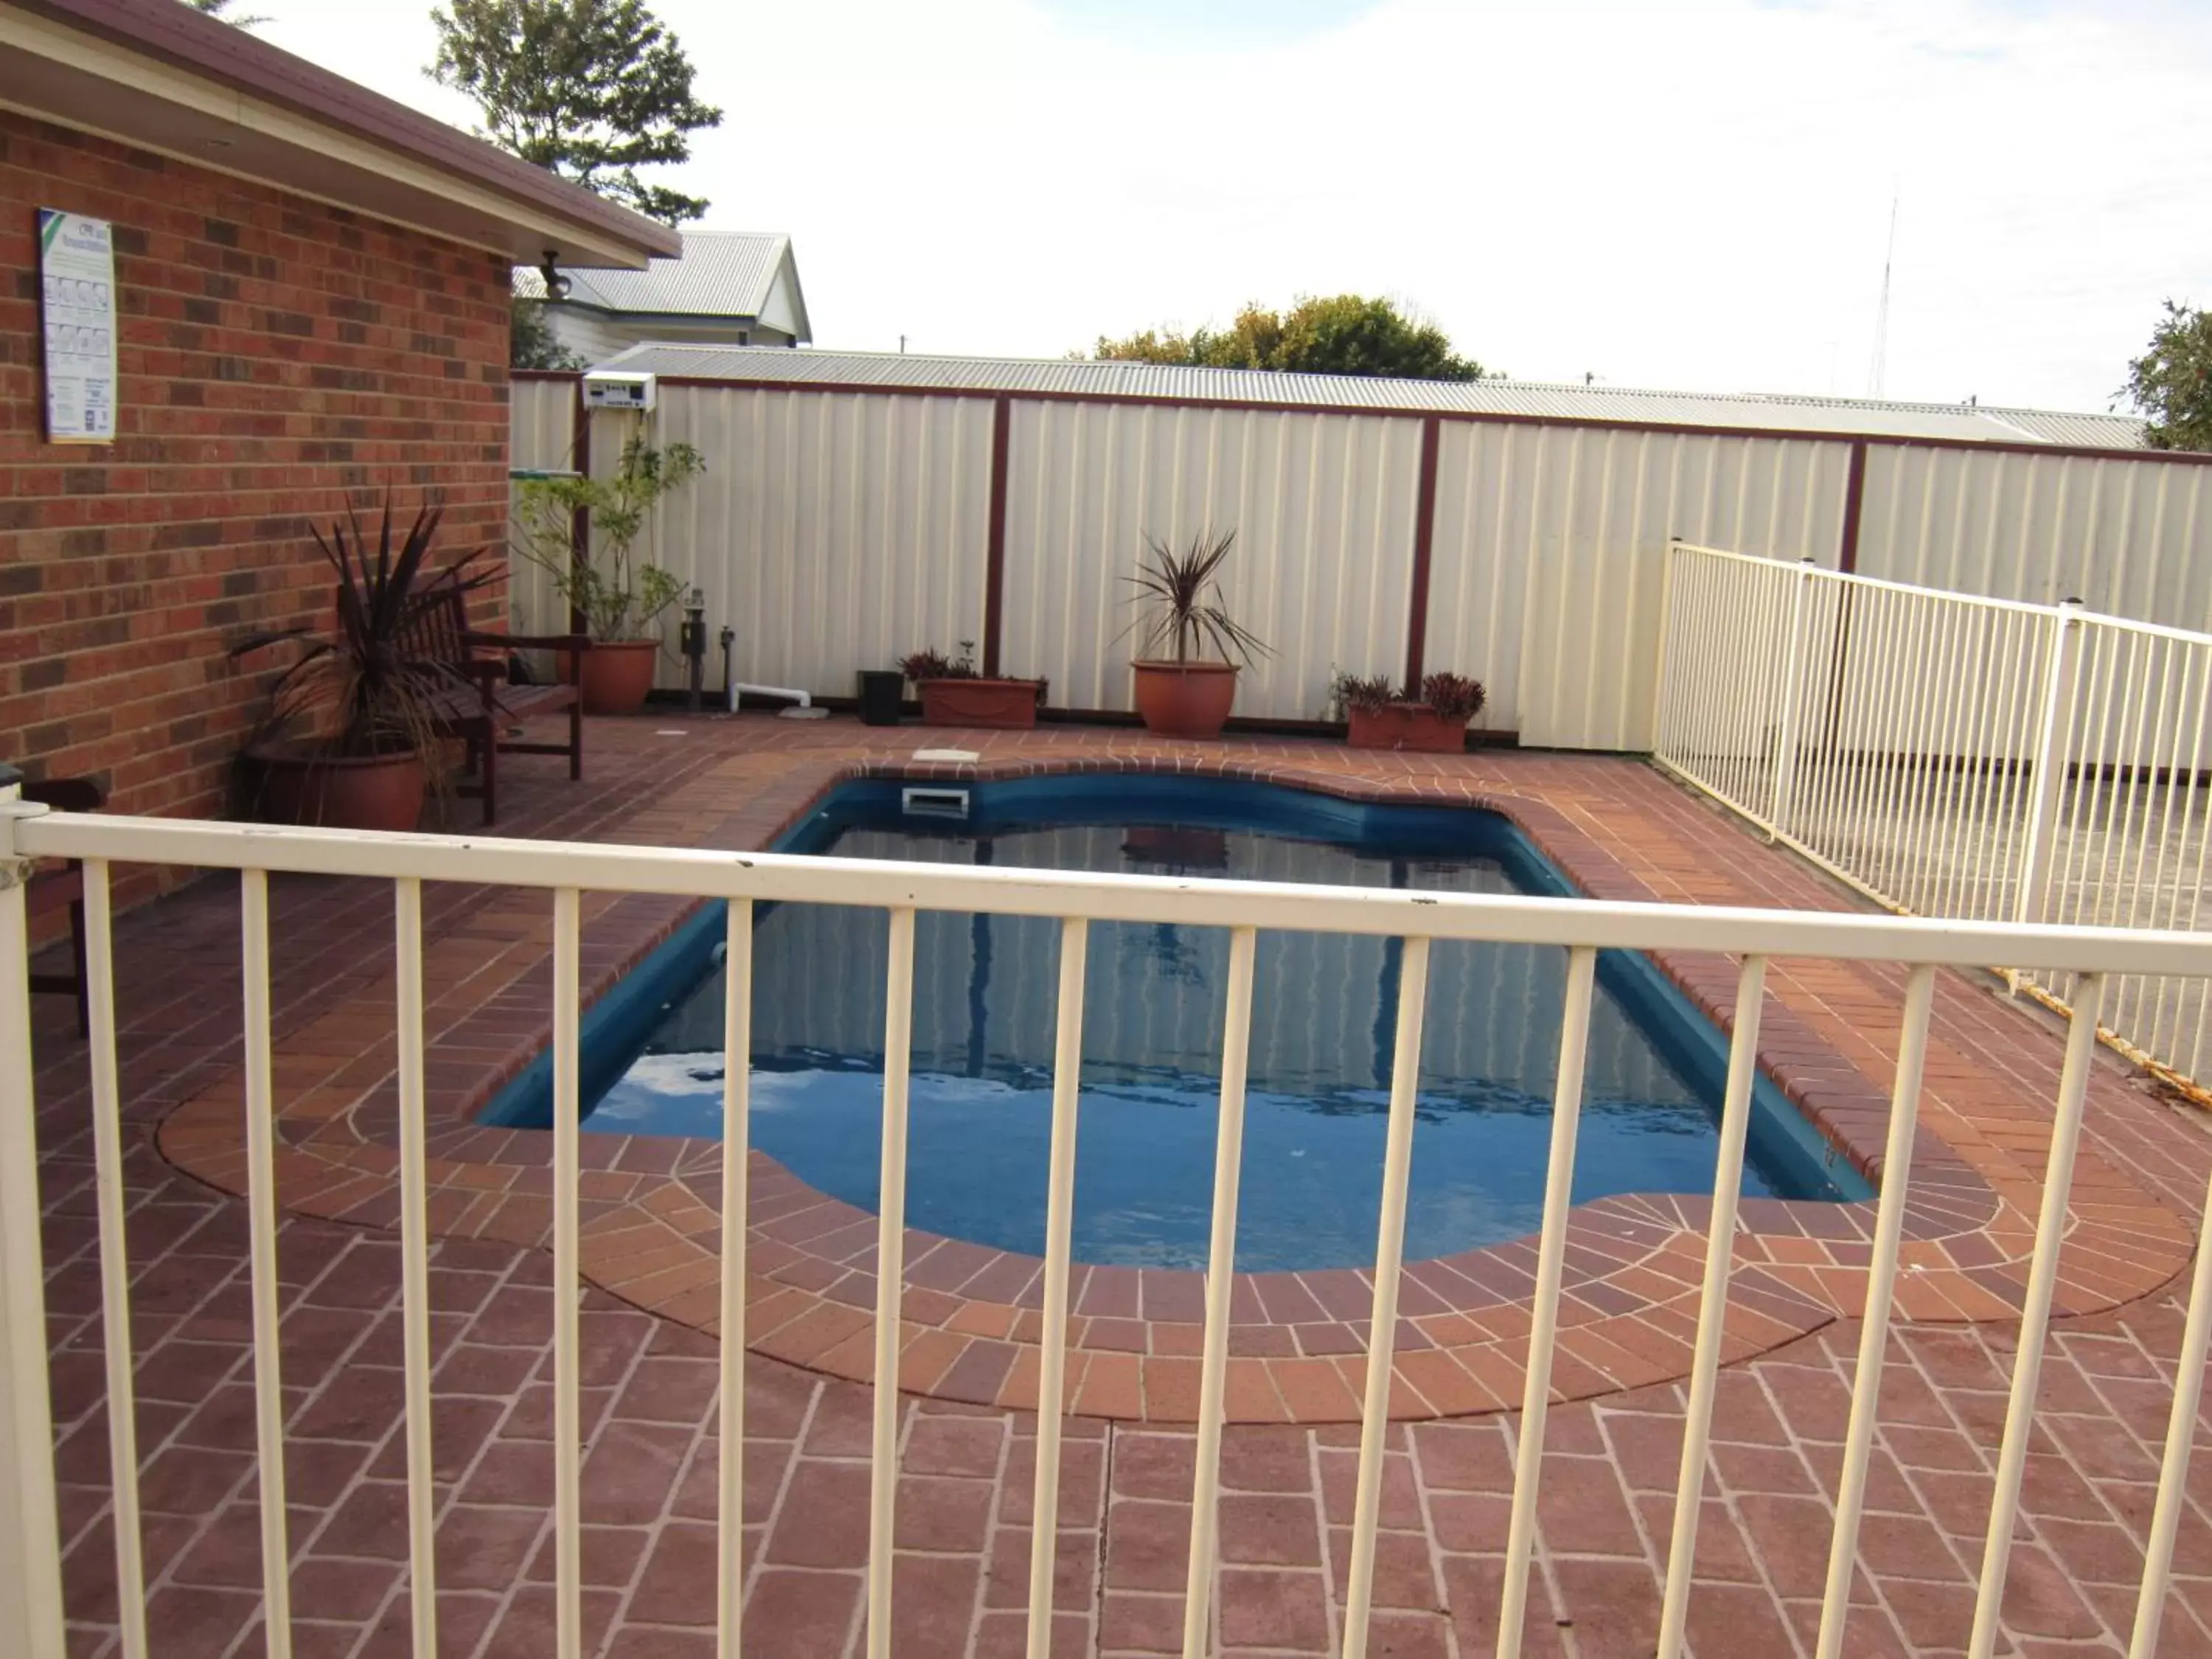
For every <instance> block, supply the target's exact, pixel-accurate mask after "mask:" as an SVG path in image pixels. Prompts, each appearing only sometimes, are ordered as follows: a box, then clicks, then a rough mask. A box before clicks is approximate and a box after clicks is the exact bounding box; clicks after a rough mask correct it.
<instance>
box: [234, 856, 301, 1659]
mask: <svg viewBox="0 0 2212 1659" xmlns="http://www.w3.org/2000/svg"><path fill="white" fill-rule="evenodd" d="M239 900H240V902H239V921H240V933H241V935H242V940H241V942H242V945H243V947H244V953H245V983H244V987H243V989H244V994H245V1004H246V1007H245V1017H246V1018H245V1026H246V1030H245V1040H246V1218H247V1231H248V1240H249V1243H248V1249H249V1255H250V1256H251V1260H252V1302H253V1425H254V1449H255V1478H256V1480H258V1489H259V1498H260V1509H261V1610H262V1638H263V1641H264V1645H265V1647H266V1650H267V1652H268V1655H269V1659H289V1656H290V1654H291V1651H292V1579H291V1565H290V1564H291V1556H290V1552H289V1550H288V1548H287V1547H286V1545H285V1541H284V1533H285V1521H284V1389H283V1381H282V1376H281V1368H280V1364H279V1352H280V1350H279V1321H280V1317H281V1314H280V1310H279V1309H278V1307H277V1302H276V1291H277V1282H276V1091H275V1087H274V1085H273V1082H272V1078H273V1068H272V1066H271V1065H270V1057H269V878H268V876H267V875H266V874H265V873H264V872H262V871H259V870H248V871H246V872H245V874H244V875H242V876H241V877H240V878H239Z"/></svg>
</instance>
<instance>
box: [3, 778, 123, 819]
mask: <svg viewBox="0 0 2212 1659" xmlns="http://www.w3.org/2000/svg"><path fill="white" fill-rule="evenodd" d="M23 799H25V800H32V801H36V802H38V803H39V805H41V806H51V807H52V808H53V809H54V810H55V811H58V812H97V811H100V808H101V807H103V806H105V805H107V794H106V791H105V790H103V789H101V788H100V786H99V785H98V784H96V783H94V781H92V780H91V779H90V778H41V779H40V780H39V781H37V782H35V783H26V784H24V785H23Z"/></svg>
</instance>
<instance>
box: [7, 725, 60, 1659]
mask: <svg viewBox="0 0 2212 1659" xmlns="http://www.w3.org/2000/svg"><path fill="white" fill-rule="evenodd" d="M20 782H21V775H20V774H19V773H17V772H16V771H15V769H14V768H13V767H10V766H4V765H0V1609H5V1614H4V1616H5V1619H6V1621H7V1625H8V1637H9V1644H10V1646H11V1648H12V1649H13V1650H14V1651H17V1652H20V1653H21V1654H22V1655H23V1656H24V1659H62V1651H63V1647H62V1547H61V1536H60V1528H59V1522H58V1519H57V1517H56V1515H55V1510H54V1428H53V1412H52V1404H51V1402H50V1401H49V1400H48V1397H47V1394H46V1271H45V1267H44V1263H43V1260H42V1256H41V1253H40V1244H39V1142H38V1133H37V1129H36V1126H35V1121H34V1120H33V1115H32V1095H31V962H30V947H31V935H30V921H29V917H28V915H27V907H26V905H25V904H24V902H23V884H24V882H25V881H26V880H27V878H29V875H30V864H29V861H28V860H21V859H18V858H16V857H15V835H14V829H15V824H14V819H15V817H16V816H18V815H21V814H24V813H28V812H33V811H43V810H44V809H43V808H37V807H29V806H26V805H23V803H22V802H21V799H20V798H19V794H20V792H19V788H18V785H19V784H20ZM18 1643H20V1644H21V1646H20V1647H15V1645H14V1644H18Z"/></svg>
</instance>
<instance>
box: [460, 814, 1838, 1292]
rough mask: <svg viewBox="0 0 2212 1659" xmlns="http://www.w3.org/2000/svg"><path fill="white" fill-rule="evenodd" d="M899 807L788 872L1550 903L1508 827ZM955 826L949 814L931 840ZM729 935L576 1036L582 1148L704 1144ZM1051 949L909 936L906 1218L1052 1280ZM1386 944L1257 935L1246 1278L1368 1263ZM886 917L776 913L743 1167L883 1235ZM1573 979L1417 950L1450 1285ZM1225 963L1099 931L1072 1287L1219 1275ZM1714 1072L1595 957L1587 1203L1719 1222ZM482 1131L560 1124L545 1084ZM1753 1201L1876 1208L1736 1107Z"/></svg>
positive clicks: (1527, 949)
mask: <svg viewBox="0 0 2212 1659" xmlns="http://www.w3.org/2000/svg"><path fill="white" fill-rule="evenodd" d="M902 793H903V791H902V786H901V785H900V784H899V783H897V782H896V781H861V782H854V783H851V784H848V785H845V786H843V787H841V788H839V789H838V790H837V791H836V792H835V793H833V794H832V795H831V796H830V797H829V799H827V800H826V801H825V802H824V803H823V805H822V806H821V807H820V809H819V810H817V811H816V812H814V813H813V814H811V816H810V817H808V818H807V819H806V820H805V821H804V822H803V823H800V824H799V825H798V826H796V827H795V828H794V829H793V830H792V831H791V832H789V833H788V834H787V836H784V837H783V838H782V840H781V842H779V846H780V848H782V849H783V850H789V851H799V852H814V853H819V852H826V851H829V850H830V849H832V848H834V849H835V850H836V853H837V854H839V855H840V856H843V857H860V858H897V859H914V860H928V861H933V862H946V863H960V864H999V865H1006V866H1027V867H1030V868H1044V869H1070V870H1134V871H1149V872H1175V873H1204V874H1214V875H1222V876H1227V877H1234V878H1245V879H1257V880H1274V881H1292V882H1316V883H1336V884H1357V885H1364V886H1376V887H1396V888H1413V889H1420V890H1438V891H1451V892H1493V893H1514V892H1518V893H1546V894H1559V895H1564V894H1568V893H1571V887H1570V886H1569V885H1568V884H1567V883H1566V881H1565V878H1564V877H1563V876H1562V875H1561V874H1560V873H1559V871H1558V870H1557V869H1556V868H1554V867H1553V866H1552V865H1551V864H1549V863H1548V861H1547V860H1545V859H1544V858H1543V856H1542V855H1541V854H1540V853H1539V852H1538V851H1537V850H1536V848H1534V846H1533V845H1532V844H1531V843H1530V842H1528V839H1527V838H1526V837H1525V836H1522V834H1521V833H1520V831H1519V830H1518V829H1516V828H1515V827H1514V825H1513V824H1512V823H1510V821H1509V820H1508V819H1506V818H1504V817H1501V816H1499V815H1498V814H1496V813H1492V812H1485V811H1473V810H1468V809H1458V808H1441V807H1422V806H1382V805H1364V804H1358V803H1352V802H1346V801H1341V800H1337V799H1332V798H1329V797H1325V796H1320V795H1314V794H1310V793H1304V792H1302V791H1297V790H1291V789H1285V788H1279V787H1273V786H1267V785H1258V784H1251V783H1243V782H1231V781H1221V780H1201V779H1191V778H1177V777H1146V776H1127V775H1088V776H1076V777H1056V778H1031V779H1022V780H1018V781H1006V782H1000V783H989V784H979V785H974V786H969V787H965V788H964V789H963V790H960V791H957V792H955V794H956V795H957V798H958V805H962V806H964V809H965V815H964V816H963V817H948V816H937V815H930V814H924V813H921V812H918V811H909V810H908V806H907V805H906V804H904V803H902ZM953 805H955V802H954V800H953V799H945V800H944V801H943V802H942V803H941V810H950V809H951V808H952V807H953ZM722 932H723V927H722V921H721V914H720V907H719V906H716V907H710V909H709V911H708V913H704V914H702V915H699V916H697V917H695V918H694V919H693V920H692V921H690V922H689V923H687V924H686V926H685V927H684V929H682V930H681V931H680V932H679V933H678V936H677V937H676V938H675V939H671V941H670V942H669V943H668V944H667V945H665V946H663V947H662V948H661V950H660V951H658V952H656V953H655V955H654V957H652V958H651V959H649V960H648V961H647V963H644V964H641V967H640V968H639V969H637V970H636V971H635V973H633V974H632V975H629V977H628V979H626V980H625V981H624V983H623V985H622V986H621V987H617V991H616V992H615V993H614V994H611V995H610V996H609V997H608V998H606V999H605V1000H603V1001H602V1002H601V1004H600V1005H599V1006H597V1007H595V1008H594V1009H593V1010H592V1011H591V1012H590V1013H589V1014H588V1015H587V1016H586V1020H585V1024H584V1042H583V1050H584V1052H583V1065H582V1073H583V1076H582V1092H583V1096H584V1098H585V1100H586V1116H585V1118H584V1122H583V1127H584V1128H585V1129H586V1130H587V1131H602V1132H607V1133H623V1134H672V1135H694V1136H699V1137H702V1138H708V1139H712V1138H715V1137H718V1136H719V1135H720V1109H721V1085H722V1055H721V1034H722V1008H721V1005H722V998H723V989H722V981H721V974H720V966H719V963H717V961H716V960H715V959H714V953H715V951H717V950H718V948H719V945H720V939H721V935H722ZM1058 949H1059V927H1058V924H1057V923H1055V922H1054V921H1050V920H1048V919H1044V918H1033V917H1003V916H1002V917H991V916H981V915H946V914H940V913H924V914H923V915H921V917H920V918H919V919H918V923H917V927H916V938H915V991H914V1040H913V1049H912V1079H913V1081H912V1088H911V1102H912V1106H911V1115H910V1121H909V1140H908V1194H907V1206H908V1207H907V1216H908V1222H909V1224H910V1225H914V1226H916V1227H921V1228H925V1229H927V1230H929V1231H933V1232H939V1233H944V1234H946V1235H948V1236H951V1237H957V1238H963V1239H969V1240H971V1241H973V1242H975V1243H982V1244H987V1245H994V1246H997V1247H999V1248H1000V1249H1011V1250H1018V1251H1024V1252H1028V1253H1031V1254H1035V1253H1038V1252H1041V1251H1042V1248H1043V1238H1044V1206H1045V1190H1046V1180H1045V1175H1046V1163H1047V1157H1048V1149H1049V1139H1050V1113H1051V1094H1052V1073H1051V1058H1052V1050H1053V1030H1052V1027H1053V1015H1054V1000H1055V994H1056V989H1057V974H1058V968H1057V958H1058ZM1399 952H1400V946H1399V945H1398V943H1397V941H1395V940H1391V939H1360V938H1352V937H1346V936H1341V935H1334V934H1318V933H1273V932H1263V933H1261V936H1260V941H1259V950H1258V957H1257V962H1256V967H1255V989H1254V1013H1253V1022H1252V1037H1251V1062H1250V1085H1249V1097H1248V1098H1249V1103H1248V1108H1247V1120H1246V1127H1245V1139H1244V1153H1243V1188H1242V1197H1241V1199H1240V1202H1239V1211H1238V1225H1237V1266H1238V1267H1240V1268H1243V1269H1247V1270H1253V1271H1258V1270H1267V1269H1295V1268H1317V1267H1358V1266H1364V1265H1365V1264H1366V1263H1368V1262H1369V1261H1371V1260H1372V1258H1373V1254H1374V1246H1375V1229H1376V1216H1377V1211H1378V1207H1379V1198H1378V1194H1379V1191H1380V1183H1381V1178H1382V1162H1383V1133H1384V1127H1385V1119H1386V1113H1387V1107H1388V1102H1389V1087H1390V1060H1391V1050H1392V1042H1393V1035H1394V1023H1395V1006H1396V981H1397V975H1398V959H1399ZM885 957H886V940H885V922H884V915H883V913H882V912H881V911H879V910H872V909H860V908H846V907H839V906H826V905H779V906H774V907H767V906H764V907H763V908H762V910H761V913H760V915H758V917H757V920H756V923H755V933H754V969H753V974H754V1006H753V1057H752V1058H753V1066H754V1073H753V1091H752V1103H753V1118H752V1134H753V1144H754V1145H755V1146H757V1147H758V1148H759V1149H760V1150H762V1151H763V1152H767V1153H768V1154H769V1155H770V1156H771V1157H774V1158H776V1159H777V1160H779V1161H780V1162H781V1163H782V1164H785V1165H786V1166H787V1167H788V1168H789V1169H790V1170H792V1171H793V1173H794V1174H795V1175H797V1176H799V1178H800V1179H802V1180H804V1181H805V1182H808V1183H809V1184H811V1185H812V1186H814V1187H816V1188H819V1189H820V1190H822V1191H823V1192H825V1193H829V1194H832V1195H834V1196H836V1197H838V1198H841V1199H843V1200H847V1201H848V1202H850V1203H853V1204H855V1205H858V1206H862V1207H864V1208H870V1207H872V1206H873V1205H874V1202H875V1199H876V1191H877V1176H878V1163H877V1159H878V1133H879V1127H880V1119H881V1097H882V1071H883V1054H882V1040H883V1038H882V1032H883V1011H884V981H885V975H886V965H885ZM1565 957H1566V953H1565V951H1564V950H1561V949H1559V948H1557V947H1550V946H1539V945H1474V944H1460V943H1451V942H1443V943H1439V944H1437V945H1436V946H1435V947H1434V951H1433V954H1432V958H1431V971H1430V985H1429V994H1428V1005H1427V1018H1426V1023H1425V1031H1424V1038H1423V1043H1422V1062H1421V1084H1422V1086H1421V1089H1420V1091H1419V1121H1418V1123H1417V1127H1416V1128H1415V1131H1414V1136H1413V1175H1412V1184H1411V1201H1410V1203H1409V1206H1408V1215H1407V1258H1408V1259H1409V1260H1418V1259H1421V1258H1425V1257H1429V1256H1436V1255H1449V1254H1452V1253H1454V1252H1456V1251H1460V1250H1465V1249H1471V1248H1473V1247H1475V1246H1478V1245H1481V1244H1486V1243H1498V1242H1501V1241H1504V1240H1506V1239H1511V1238H1516V1237H1522V1236H1523V1235H1525V1234H1528V1233H1530V1232H1533V1231H1534V1230H1535V1228H1536V1227H1537V1225H1538V1224H1539V1222H1540V1221H1541V1213H1542V1204H1543V1186H1544V1174H1545V1163H1546V1158H1547V1154H1548V1151H1549V1142H1550V1133H1551V1103H1550V1098H1549V1091H1550V1089H1551V1086H1552V1080H1553V1072H1554V1070H1555V1067H1556V1066H1557V1062H1558V1047H1559V1027H1560V1021H1561V1013H1562V1003H1563V1001H1564V997H1565ZM1227 959H1228V936H1227V934H1226V933H1225V932H1224V931H1223V930H1219V929H1212V928H1196V927H1158V926H1139V925H1134V924H1106V923H1097V924H1094V925H1093V926H1092V927H1091V942H1090V954H1089V957H1088V962H1087V968H1086V974H1087V979H1088V988H1087V992H1086V997H1085V1022H1084V1048H1083V1052H1084V1066H1083V1087H1082V1097H1081V1100H1082V1109H1081V1115H1080V1127H1079V1136H1078V1141H1077V1148H1078V1150H1077V1164H1076V1183H1075V1220H1074V1255H1075V1258H1076V1259H1077V1260H1078V1261H1091V1262H1102V1263H1120V1264H1125V1265H1141V1266H1151V1267H1199V1266H1202V1265H1203V1264H1204V1261H1205V1259H1206V1241H1207V1231H1208V1218H1209V1214H1210V1206H1211V1200H1212V1166H1213V1142H1214V1128H1215V1116H1216V1110H1217V1107H1218V1089H1219V1083H1218V1060H1217V1057H1218V1054H1219V1051H1220V1041H1221V1021H1222V987H1223V981H1224V978H1225V971H1226V964H1227ZM1726 1059H1727V1048H1726V1042H1725V1040H1724V1039H1723V1037H1722V1036H1721V1034H1720V1033H1719V1032H1718V1031H1717V1030H1716V1029H1715V1028H1714V1027H1713V1026H1712V1025H1711V1023H1710V1022H1708V1021H1707V1020H1706V1019H1705V1018H1704V1016H1703V1015H1702V1014H1700V1013H1699V1012H1698V1011H1697V1010H1696V1009H1695V1008H1694V1007H1693V1006H1692V1005H1691V1004H1690V1003H1689V1002H1688V1001H1687V1000H1686V999H1685V998H1684V997H1683V996H1682V995H1681V994H1680V992H1679V991H1677V990H1676V989H1675V988H1674V986H1673V985H1672V984H1671V983H1670V982H1669V981H1667V980H1666V978H1665V977H1664V976H1663V975H1662V974H1661V973H1660V972H1659V971H1658V969H1656V966H1654V965H1653V964H1652V963H1650V962H1649V961H1648V960H1647V959H1645V958H1644V957H1638V956H1635V955H1632V954H1629V953H1626V952H1620V951H1609V952H1606V953H1604V954H1602V955H1601V957H1600V959H1599V973H1598V994H1597V997H1596V999H1595V1006H1594V1007H1593V1011H1592V1015H1591V1023H1590V1038H1589V1064H1588V1074H1587V1079H1586V1083H1585V1103H1584V1109H1583V1127H1582V1132H1581V1136H1580V1145H1579V1149H1578V1154H1577V1165H1576V1171H1575V1184H1574V1196H1575V1199H1576V1200H1577V1202H1580V1201H1583V1200H1589V1199H1593V1198H1598V1197H1602V1196H1605V1195H1607V1194H1615V1193H1625V1192H1709V1191H1711V1185H1712V1179H1713V1170H1714V1161H1715V1157H1716V1153H1717V1133H1716V1128H1717V1110H1718V1102H1719V1099H1720V1092H1721V1084H1722V1079H1723V1075H1724V1073H1725V1069H1726ZM486 1115H487V1117H488V1118H489V1119H490V1120H491V1121H497V1122H502V1123H508V1124H514V1125H518V1126H536V1127H544V1125H545V1124H547V1123H549V1122H550V1088H549V1086H548V1078H547V1072H546V1066H545V1065H544V1061H543V1060H542V1059H541V1060H540V1062H539V1063H538V1065H537V1066H533V1067H532V1070H531V1071H530V1072H526V1073H525V1074H524V1075H523V1076H522V1077H520V1078H519V1079H517V1080H516V1081H515V1083H513V1085H509V1087H508V1088H507V1090H505V1091H502V1093H501V1096H500V1097H498V1098H497V1099H495V1101H494V1102H493V1103H492V1104H491V1106H490V1107H489V1108H488V1109H487V1113H486ZM1744 1191H1745V1193H1746V1194H1753V1195H1759V1194H1765V1195H1774V1196H1781V1197H1790V1198H1806V1199H1824V1200H1850V1199H1859V1198H1864V1197H1867V1196H1869V1195H1870V1192H1869V1188H1868V1186H1867V1184H1866V1182H1864V1180H1863V1177H1861V1176H1859V1175H1858V1173H1857V1171H1856V1170H1853V1169H1852V1168H1851V1167H1850V1165H1849V1164H1847V1163H1845V1162H1844V1160H1843V1158H1841V1157H1840V1155H1838V1154H1837V1153H1836V1152H1834V1150H1833V1149H1832V1147H1831V1146H1828V1144H1827V1143H1826V1141H1825V1140H1824V1139H1822V1138H1821V1137H1820V1135H1819V1133H1817V1132H1816V1131H1814V1129H1813V1128H1812V1127H1811V1126H1810V1125H1809V1124H1808V1123H1807V1122H1806V1121H1804V1119H1803V1118H1802V1116H1800V1115H1799V1114H1798V1113H1797V1111H1796V1109H1795V1108H1794V1107H1793V1106H1792V1105H1791V1104H1790V1103H1789V1102H1788V1101H1787V1100H1786V1099H1785V1098H1784V1097H1783V1096H1782V1095H1781V1094H1780V1092H1779V1091H1778V1090H1776V1089H1775V1088H1774V1087H1773V1086H1772V1085H1771V1083H1768V1082H1766V1081H1765V1079H1761V1080H1760V1083H1759V1086H1758V1088H1757V1090H1756V1091H1755V1093H1754V1101H1753V1122H1752V1129H1751V1136H1750V1143H1749V1147H1748V1152H1747V1158H1746V1164H1745V1175H1744Z"/></svg>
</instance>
